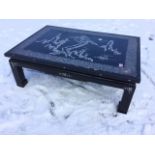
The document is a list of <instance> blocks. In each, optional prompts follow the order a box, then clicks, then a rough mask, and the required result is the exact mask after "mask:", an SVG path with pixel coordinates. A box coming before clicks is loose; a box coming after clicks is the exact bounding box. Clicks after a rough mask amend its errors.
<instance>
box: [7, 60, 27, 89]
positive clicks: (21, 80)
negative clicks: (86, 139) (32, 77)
mask: <svg viewBox="0 0 155 155" xmlns="http://www.w3.org/2000/svg"><path fill="white" fill-rule="evenodd" d="M9 63H10V66H11V69H12V72H13V75H14V78H15V81H16V84H17V86H19V87H24V86H25V85H26V84H27V80H26V78H25V76H24V72H23V69H22V67H21V66H18V63H16V62H14V61H12V60H11V59H10V60H9Z"/></svg>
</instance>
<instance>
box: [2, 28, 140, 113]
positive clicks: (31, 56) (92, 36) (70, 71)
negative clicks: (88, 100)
mask: <svg viewBox="0 0 155 155" xmlns="http://www.w3.org/2000/svg"><path fill="white" fill-rule="evenodd" d="M5 56H7V57H10V60H9V62H10V65H11V68H12V72H13V75H14V78H15V81H16V83H17V85H18V86H20V87H24V86H25V85H26V84H27V80H26V78H25V76H24V73H23V67H26V68H31V69H35V70H39V71H43V72H45V73H50V74H54V75H58V76H63V77H66V78H72V79H77V80H82V81H90V82H95V83H100V84H104V85H108V86H112V87H117V88H122V89H123V90H124V92H123V96H122V99H121V101H120V102H119V104H118V109H117V111H118V112H121V113H127V111H128V108H129V105H130V102H131V99H132V97H133V94H134V91H135V88H136V83H139V82H140V38H138V37H133V36H125V35H116V34H108V33H100V32H92V31H85V30H77V29H69V28H61V27H54V26H46V27H44V28H42V29H41V30H39V31H38V32H36V33H35V34H33V35H32V36H30V37H29V38H27V39H26V40H24V41H23V42H21V43H20V44H18V45H17V46H15V47H14V48H12V49H11V50H9V51H8V52H6V53H5ZM103 93H104V92H103ZM109 95H112V94H109Z"/></svg>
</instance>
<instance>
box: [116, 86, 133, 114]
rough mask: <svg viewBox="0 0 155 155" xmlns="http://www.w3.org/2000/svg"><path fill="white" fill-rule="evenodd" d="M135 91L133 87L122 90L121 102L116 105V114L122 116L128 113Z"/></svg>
mask: <svg viewBox="0 0 155 155" xmlns="http://www.w3.org/2000/svg"><path fill="white" fill-rule="evenodd" d="M135 89H136V86H135V85H134V86H131V87H130V86H129V87H125V88H124V93H123V96H122V100H121V101H120V102H119V105H118V109H117V111H118V112H120V113H124V114H126V113H127V112H128V109H129V106H130V103H131V100H132V97H133V94H134V91H135Z"/></svg>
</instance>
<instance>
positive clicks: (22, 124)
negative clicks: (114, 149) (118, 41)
mask: <svg viewBox="0 0 155 155" xmlns="http://www.w3.org/2000/svg"><path fill="white" fill-rule="evenodd" d="M45 25H57V26H64V27H72V28H80V29H87V30H95V31H102V32H112V33H119V34H127V35H134V36H135V35H136V36H140V37H141V69H142V73H141V75H142V81H141V83H140V84H138V85H137V89H136V92H135V94H134V97H133V100H132V103H131V106H130V109H129V112H128V114H127V115H123V114H119V113H117V112H116V106H117V104H118V102H119V100H120V98H121V95H122V90H119V89H115V88H111V87H106V86H103V85H99V84H94V83H85V82H80V81H75V80H69V79H64V78H61V77H55V76H52V75H46V74H43V73H40V72H37V71H34V70H29V69H24V71H25V75H26V77H27V79H28V81H29V82H28V84H27V85H26V87H25V88H20V87H17V86H16V84H15V82H14V78H13V76H12V73H11V70H10V66H9V64H8V59H7V58H6V57H4V55H3V54H4V53H5V52H6V51H7V50H9V49H10V48H12V47H13V46H14V45H16V44H17V43H19V42H21V41H22V40H23V39H25V38H26V37H28V36H29V35H31V34H32V33H34V32H35V31H37V30H38V29H40V28H42V27H43V26H45ZM154 66H155V20H0V134H155V95H154V94H155V78H154V77H155V69H154Z"/></svg>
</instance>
